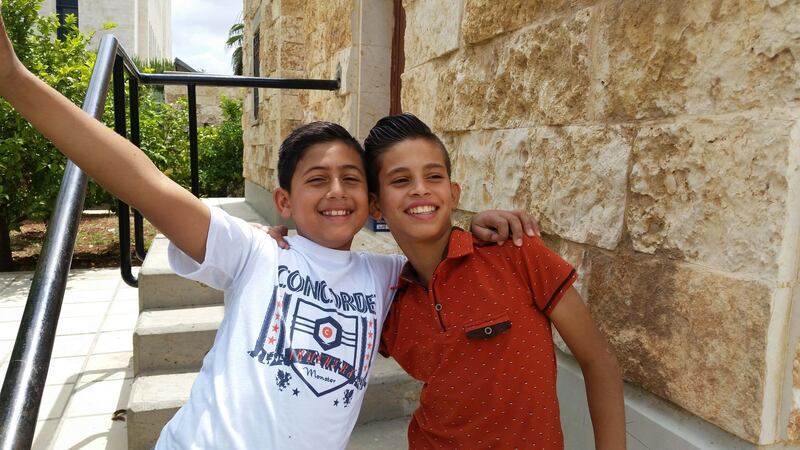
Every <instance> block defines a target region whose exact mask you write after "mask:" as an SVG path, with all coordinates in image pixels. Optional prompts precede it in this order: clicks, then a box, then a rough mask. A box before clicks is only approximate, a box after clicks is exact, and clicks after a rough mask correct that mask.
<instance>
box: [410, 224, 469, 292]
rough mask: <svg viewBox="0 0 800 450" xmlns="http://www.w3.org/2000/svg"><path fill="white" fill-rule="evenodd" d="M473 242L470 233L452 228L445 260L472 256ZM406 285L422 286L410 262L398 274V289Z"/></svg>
mask: <svg viewBox="0 0 800 450" xmlns="http://www.w3.org/2000/svg"><path fill="white" fill-rule="evenodd" d="M473 244H474V241H473V239H472V233H469V232H466V231H464V230H462V229H461V228H458V227H453V229H452V230H451V231H450V241H449V242H448V243H447V256H445V260H450V259H457V258H463V257H464V256H467V255H470V254H472V253H473V252H474V251H475V249H474V247H473ZM408 283H416V284H420V285H421V284H422V282H421V281H420V280H419V277H418V276H417V271H416V270H414V266H412V265H411V263H410V262H406V264H405V265H404V266H403V270H402V272H400V282H399V284H398V288H403V287H405V286H406V285H407V284H408Z"/></svg>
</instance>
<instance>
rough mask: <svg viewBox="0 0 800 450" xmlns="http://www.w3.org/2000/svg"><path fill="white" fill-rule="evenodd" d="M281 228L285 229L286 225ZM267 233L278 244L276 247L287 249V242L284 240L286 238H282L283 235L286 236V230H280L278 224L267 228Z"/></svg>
mask: <svg viewBox="0 0 800 450" xmlns="http://www.w3.org/2000/svg"><path fill="white" fill-rule="evenodd" d="M283 228H284V229H285V228H286V227H283ZM268 234H269V236H270V237H271V238H272V239H275V242H276V243H277V244H278V247H280V248H282V249H284V250H289V243H288V242H286V239H284V238H283V237H284V236H286V231H285V230H281V227H280V226H277V227H271V228H270V229H269V233H268Z"/></svg>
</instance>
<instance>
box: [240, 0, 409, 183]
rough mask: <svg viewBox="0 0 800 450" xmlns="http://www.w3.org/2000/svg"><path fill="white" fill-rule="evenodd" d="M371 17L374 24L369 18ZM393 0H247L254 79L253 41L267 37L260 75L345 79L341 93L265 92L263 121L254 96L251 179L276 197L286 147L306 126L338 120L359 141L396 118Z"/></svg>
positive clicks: (248, 106) (247, 54)
mask: <svg viewBox="0 0 800 450" xmlns="http://www.w3.org/2000/svg"><path fill="white" fill-rule="evenodd" d="M364 14H368V15H369V16H368V17H369V19H368V20H362V15H364ZM392 26H393V16H392V2H391V0H378V1H371V0H370V1H366V0H364V1H362V0H308V1H300V0H260V1H259V0H246V1H245V36H246V37H247V38H246V39H245V40H246V42H245V47H244V69H245V74H246V75H252V74H253V73H254V70H253V69H254V68H253V49H252V44H253V41H252V37H253V36H254V33H255V31H256V29H258V30H259V33H260V41H261V48H260V60H261V62H260V66H259V67H260V75H261V76H265V77H277V78H311V79H326V80H330V79H339V80H340V81H341V88H340V89H339V90H338V91H335V92H331V91H288V90H266V89H262V90H261V91H260V102H259V108H258V109H259V112H258V115H256V114H255V113H254V106H253V92H252V90H251V91H249V92H248V93H247V96H246V99H245V114H244V118H243V124H244V129H245V149H246V151H245V155H246V156H245V174H244V175H245V178H246V179H247V180H248V181H250V182H251V183H255V184H256V185H258V186H260V187H263V188H265V189H266V190H267V191H272V190H273V189H275V188H276V187H277V176H276V173H275V168H276V164H277V156H278V148H279V146H280V143H281V141H282V140H283V139H284V138H285V137H286V136H287V135H288V134H289V133H290V132H291V131H292V130H293V129H294V128H296V127H297V126H298V125H300V124H302V123H308V122H312V121H315V120H326V121H333V122H337V123H339V124H341V125H342V126H344V127H345V128H347V129H348V130H349V131H350V132H351V133H352V134H353V135H355V136H356V137H358V138H359V139H363V138H364V137H366V133H367V131H369V128H370V127H371V126H372V125H373V124H374V123H375V122H376V121H377V120H378V119H379V118H380V117H383V116H384V115H386V114H388V112H389V78H390V75H389V68H390V58H391V33H392Z"/></svg>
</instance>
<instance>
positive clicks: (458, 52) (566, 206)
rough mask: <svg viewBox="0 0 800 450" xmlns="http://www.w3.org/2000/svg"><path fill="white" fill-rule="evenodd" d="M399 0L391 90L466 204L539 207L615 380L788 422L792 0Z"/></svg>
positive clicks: (793, 361)
mask: <svg viewBox="0 0 800 450" xmlns="http://www.w3.org/2000/svg"><path fill="white" fill-rule="evenodd" d="M404 6H405V10H406V16H407V27H406V34H405V36H406V39H405V43H406V44H405V55H406V60H405V61H406V66H405V73H404V74H403V77H402V80H403V90H402V106H403V109H404V110H405V111H409V112H413V113H415V114H417V115H418V116H419V117H421V118H422V119H423V120H424V121H426V122H427V123H429V124H431V125H432V127H433V128H434V129H435V131H436V132H438V133H439V134H440V135H442V136H443V138H444V141H445V143H446V145H448V147H449V150H450V153H451V156H452V158H453V170H454V178H455V180H456V181H459V182H460V183H461V184H462V187H463V194H462V202H461V208H462V209H463V210H464V212H466V213H469V212H475V211H480V210H484V209H494V208H504V209H524V210H527V211H530V212H532V213H533V214H534V215H535V216H537V217H538V218H539V219H540V220H541V223H542V227H543V230H544V231H545V232H546V233H547V234H548V242H549V243H550V244H551V245H552V246H553V247H554V249H555V250H556V251H559V252H560V253H561V254H562V255H564V256H565V257H567V258H568V259H569V260H571V261H572V262H573V263H574V264H575V265H576V266H577V267H578V269H579V272H580V274H581V283H580V290H581V292H582V293H583V295H584V298H585V300H586V301H587V303H588V305H589V307H590V309H591V311H592V314H593V316H594V317H595V319H596V320H597V322H598V323H599V325H600V326H601V328H602V329H603V331H605V332H606V333H607V335H608V336H609V338H610V340H611V342H612V344H613V345H614V347H615V348H616V350H617V353H618V356H619V359H620V363H621V365H622V367H623V370H624V377H625V379H626V380H628V381H629V382H632V383H635V384H638V385H640V386H642V387H643V388H644V389H646V390H648V391H650V392H653V393H654V394H656V395H658V396H660V397H662V398H664V399H666V400H669V401H670V402H673V403H674V404H676V405H678V406H679V407H681V408H684V409H685V410H687V411H689V412H690V413H692V414H695V415H697V416H699V417H701V418H703V419H705V420H707V421H709V422H711V423H714V424H716V425H717V426H719V427H721V428H722V429H724V430H726V431H728V432H730V433H733V434H735V435H737V436H739V437H741V438H744V439H746V440H748V441H750V442H753V443H760V444H770V443H774V442H779V441H783V442H786V441H789V440H796V439H798V438H800V403H797V401H795V400H794V398H795V397H797V398H800V395H798V394H800V381H798V380H800V376H798V375H797V374H798V373H800V369H797V367H800V359H798V356H797V355H798V354H800V350H798V349H800V347H799V346H798V332H800V320H798V319H800V314H798V310H799V309H800V289H798V259H800V246H798V240H799V236H798V234H799V233H800V217H799V214H800V196H799V195H800V20H798V17H800V2H799V1H797V0H794V1H781V0H774V1H755V0H741V1H733V0H691V1H672V0H667V1H663V0H659V1H649V0H607V1H590V0H513V1H508V2H497V1H490V0H458V1H452V2H439V1H436V0H406V1H405V2H404ZM793 368H794V371H793ZM793 392H794V394H793Z"/></svg>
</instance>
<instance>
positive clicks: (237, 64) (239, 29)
mask: <svg viewBox="0 0 800 450" xmlns="http://www.w3.org/2000/svg"><path fill="white" fill-rule="evenodd" d="M243 42H244V23H243V22H242V20H241V17H240V18H239V21H238V22H236V23H234V24H233V25H231V28H230V29H229V30H228V40H227V41H226V42H225V48H227V49H231V48H232V49H233V54H232V55H231V69H233V74H234V75H241V74H242V73H243V69H244V65H243V59H242V56H243V55H242V43H243Z"/></svg>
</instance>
